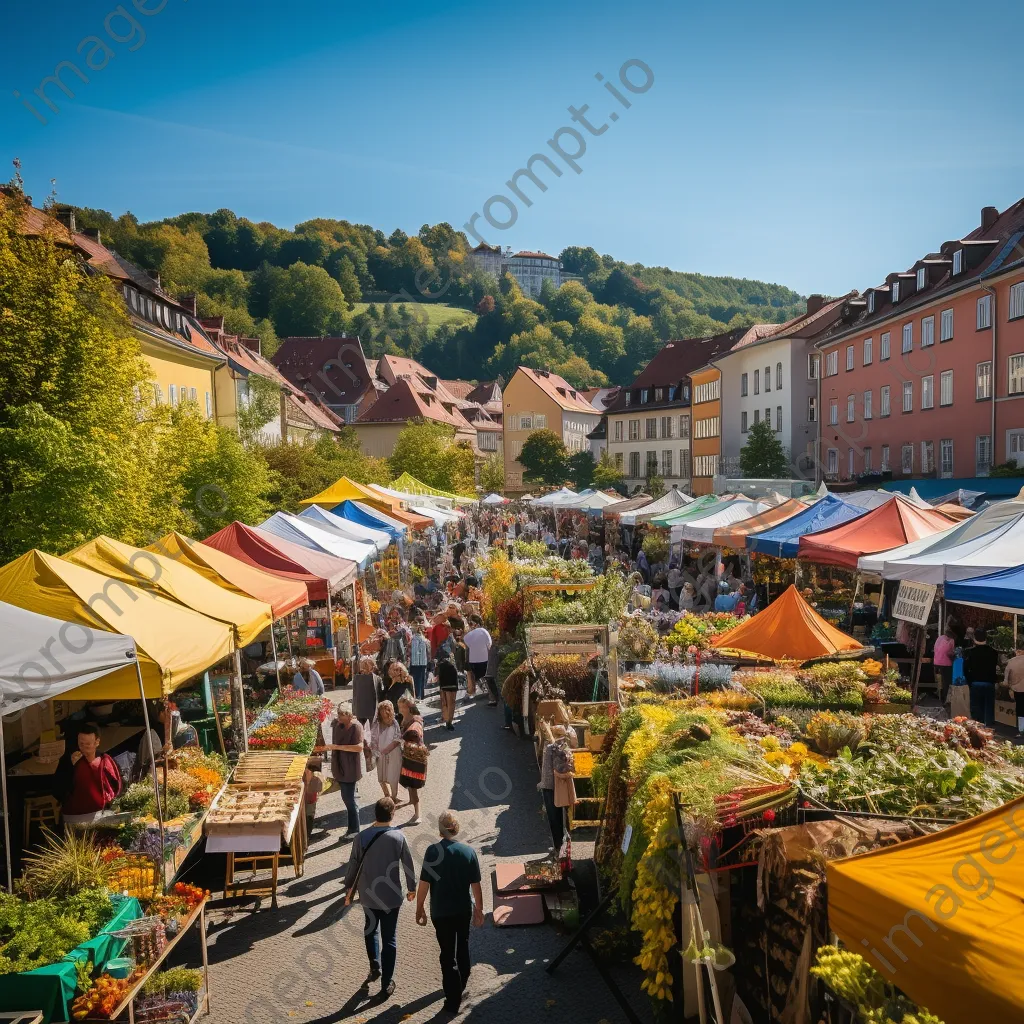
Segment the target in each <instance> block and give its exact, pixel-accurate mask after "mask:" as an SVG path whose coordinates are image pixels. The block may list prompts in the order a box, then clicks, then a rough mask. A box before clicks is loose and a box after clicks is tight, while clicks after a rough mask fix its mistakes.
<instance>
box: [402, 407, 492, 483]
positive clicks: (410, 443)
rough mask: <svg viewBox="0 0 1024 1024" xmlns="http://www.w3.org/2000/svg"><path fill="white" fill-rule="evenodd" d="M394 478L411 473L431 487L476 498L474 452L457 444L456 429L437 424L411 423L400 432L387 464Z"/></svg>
mask: <svg viewBox="0 0 1024 1024" xmlns="http://www.w3.org/2000/svg"><path fill="white" fill-rule="evenodd" d="M388 464H389V465H390V467H391V473H392V476H393V477H395V476H401V475H402V474H403V473H409V474H411V475H412V476H414V477H416V479H417V480H420V481H422V482H423V483H425V484H427V485H428V486H429V487H436V488H437V489H438V490H441V491H451V492H453V493H454V494H473V493H474V486H473V485H474V475H475V469H476V465H475V458H474V456H473V449H472V448H471V447H470V446H469V445H468V444H466V443H465V442H458V441H456V440H455V428H454V427H451V426H449V425H448V424H447V423H438V422H437V421H436V420H420V421H419V422H416V421H411V422H409V423H408V424H407V425H406V426H405V427H403V428H402V430H401V431H400V432H399V435H398V437H397V438H396V439H395V447H394V449H393V451H392V452H391V458H390V459H389V460H388Z"/></svg>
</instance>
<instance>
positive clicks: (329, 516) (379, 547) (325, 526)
mask: <svg viewBox="0 0 1024 1024" xmlns="http://www.w3.org/2000/svg"><path fill="white" fill-rule="evenodd" d="M299 518H300V519H308V520H309V521H310V522H312V523H314V524H315V525H317V526H319V527H320V529H322V530H327V532H328V533H333V534H335V535H336V536H338V537H342V538H343V539H345V540H353V541H356V542H358V543H360V544H372V545H373V546H374V548H375V549H376V551H377V554H378V555H382V554H384V552H385V551H387V549H388V547H389V546H390V545H391V543H392V540H393V538H392V536H391V534H390V533H388V532H387V531H386V530H377V529H374V528H373V527H371V526H363V525H362V524H360V523H354V522H352V521H351V520H349V519H345V518H344V517H343V516H337V515H335V514H334V513H333V512H328V511H327V509H325V508H321V506H319V505H310V506H309V507H308V508H305V509H303V511H302V512H301V513H300V514H299Z"/></svg>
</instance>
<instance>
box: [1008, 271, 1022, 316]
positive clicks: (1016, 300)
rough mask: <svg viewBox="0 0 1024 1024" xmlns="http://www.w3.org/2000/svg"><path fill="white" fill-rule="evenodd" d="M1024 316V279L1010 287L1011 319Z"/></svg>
mask: <svg viewBox="0 0 1024 1024" xmlns="http://www.w3.org/2000/svg"><path fill="white" fill-rule="evenodd" d="M1022 316H1024V281H1021V282H1020V283H1019V284H1015V285H1013V286H1012V287H1011V288H1010V319H1011V320H1017V319H1018V318H1020V317H1022Z"/></svg>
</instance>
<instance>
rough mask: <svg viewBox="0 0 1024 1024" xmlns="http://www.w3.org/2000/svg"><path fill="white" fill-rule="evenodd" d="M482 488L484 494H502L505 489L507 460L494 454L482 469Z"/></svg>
mask: <svg viewBox="0 0 1024 1024" xmlns="http://www.w3.org/2000/svg"><path fill="white" fill-rule="evenodd" d="M480 487H481V489H482V490H483V492H484V494H492V493H493V494H501V492H502V491H503V490H504V489H505V458H504V456H503V455H502V453H501V452H492V453H491V454H490V455H488V456H487V460H486V461H485V462H484V464H483V465H482V466H481V467H480Z"/></svg>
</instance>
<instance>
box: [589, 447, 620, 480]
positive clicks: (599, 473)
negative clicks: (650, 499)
mask: <svg viewBox="0 0 1024 1024" xmlns="http://www.w3.org/2000/svg"><path fill="white" fill-rule="evenodd" d="M625 479H626V475H625V473H623V472H622V470H621V469H619V467H618V466H616V465H615V460H614V459H613V458H612V457H611V454H610V453H609V451H608V449H607V448H606V449H605V450H604V451H603V452H601V458H600V460H599V461H598V463H597V465H596V466H595V467H594V482H593V486H594V487H597V488H598V489H600V490H606V489H607V488H609V487H616V488H617V487H619V486H621V485H622V484H623V483H624V482H625Z"/></svg>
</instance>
